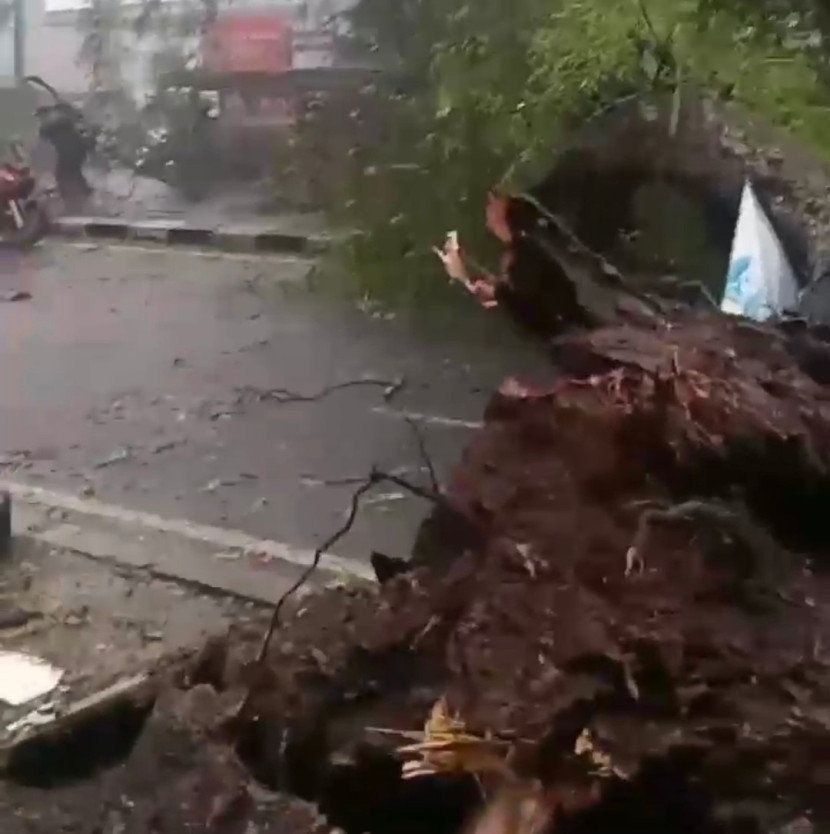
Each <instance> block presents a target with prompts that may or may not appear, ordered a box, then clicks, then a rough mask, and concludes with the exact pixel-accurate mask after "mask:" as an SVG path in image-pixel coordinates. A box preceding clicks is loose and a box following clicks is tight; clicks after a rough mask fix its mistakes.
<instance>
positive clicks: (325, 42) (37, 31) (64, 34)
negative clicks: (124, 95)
mask: <svg viewBox="0 0 830 834" xmlns="http://www.w3.org/2000/svg"><path fill="white" fill-rule="evenodd" d="M24 2H25V3H26V18H27V19H26V24H27V33H26V71H27V73H28V74H31V75H40V76H42V77H43V78H44V79H46V80H47V81H49V82H50V83H52V84H54V85H55V86H56V87H57V88H58V89H59V90H61V91H62V92H64V93H76V94H81V93H85V92H87V91H89V89H90V88H91V86H92V79H91V77H90V68H89V66H85V65H84V64H83V63H81V62H80V61H79V57H80V54H81V48H82V46H83V42H84V33H83V32H82V30H81V20H82V13H83V12H82V10H83V9H84V8H87V7H88V6H89V0H24ZM163 2H168V3H170V4H171V5H173V4H176V5H179V4H180V0H163ZM353 2H354V0H304V1H303V0H220V14H221V9H222V8H227V9H232V10H233V13H234V14H235V15H238V14H243V13H245V12H249V11H250V12H252V13H253V12H256V13H262V14H277V13H278V14H281V15H285V17H286V18H287V19H288V20H290V21H291V24H292V26H293V28H294V32H295V37H294V66H297V67H302V68H307V67H317V66H325V65H328V64H330V63H331V61H332V57H331V55H332V49H331V45H332V42H333V26H332V25H330V24H329V21H331V19H332V16H333V15H336V14H337V13H339V12H342V11H344V10H346V9H348V8H349V7H350V6H351V5H352V4H353ZM113 4H114V6H113V7H115V4H117V0H113ZM140 8H141V4H140V3H138V2H134V0H122V2H121V3H120V5H118V14H119V15H123V18H124V21H125V24H124V26H123V29H122V31H120V32H119V33H118V35H117V37H118V43H117V46H116V51H117V54H118V57H119V62H118V75H119V78H118V85H119V86H122V87H123V88H125V89H126V90H127V91H128V92H130V93H131V94H132V95H133V96H134V97H136V98H142V97H143V96H144V95H146V94H147V93H149V92H151V91H152V89H153V88H154V76H155V72H156V69H157V67H156V66H155V63H156V60H157V57H158V54H159V53H160V52H161V51H162V49H161V47H162V42H161V40H160V39H158V38H156V37H154V36H152V35H148V36H145V37H143V38H140V39H139V38H137V37H136V36H135V33H134V32H133V30H132V26H131V25H130V21H131V20H132V19H134V17H135V15H136V14H137V13H138V11H139V10H140ZM9 37H10V32H6V31H5V30H0V76H2V75H3V74H5V73H7V72H8V73H9V74H11V67H9V68H7V67H5V66H4V58H5V56H9V57H10V56H11V53H12V50H11V48H9V49H6V48H5V46H4V45H5V43H6V41H5V40H4V38H5V39H8V38H9ZM171 46H173V44H171V42H170V39H169V38H168V39H166V41H165V42H164V47H165V51H167V52H168V53H169V52H170V51H171V49H170V48H171ZM194 46H195V45H194V44H193V43H191V44H189V45H188V44H186V43H185V42H184V40H182V44H181V49H180V54H183V53H184V52H185V51H186V49H193V48H194ZM173 51H174V52H175V51H176V50H175V48H174V49H173ZM5 63H8V59H6V60H5ZM99 81H100V79H99ZM113 83H114V82H113ZM99 86H100V85H99ZM104 86H106V84H105V85H104Z"/></svg>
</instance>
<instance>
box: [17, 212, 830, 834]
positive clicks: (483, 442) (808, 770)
mask: <svg viewBox="0 0 830 834" xmlns="http://www.w3.org/2000/svg"><path fill="white" fill-rule="evenodd" d="M496 208H498V209H499V210H498V211H495V212H493V213H491V224H492V225H493V226H494V228H495V230H496V231H497V233H498V234H499V236H500V237H502V239H503V240H504V241H505V243H506V246H507V249H508V257H507V258H506V259H505V262H504V266H505V275H504V276H502V277H500V278H499V279H496V280H495V281H494V287H495V290H496V292H495V295H496V296H497V298H498V300H499V301H500V303H501V304H502V306H505V307H506V308H507V309H508V310H510V311H513V312H514V313H515V314H516V315H517V316H519V317H520V318H521V317H522V316H523V315H524V314H525V313H527V312H528V311H532V313H533V316H532V321H531V322H530V323H531V324H532V326H533V330H534V332H535V333H537V334H538V335H540V336H541V337H542V338H545V339H546V340H548V342H549V348H550V350H551V353H552V355H553V356H555V358H556V362H557V364H558V366H559V369H558V372H557V373H554V371H553V370H552V372H551V381H550V384H549V385H548V386H547V387H544V388H540V389H534V390H530V389H528V388H526V387H525V386H523V385H522V384H521V383H519V382H516V381H507V382H506V383H505V384H504V386H503V387H502V390H501V391H500V392H499V393H498V394H497V395H496V396H495V397H494V399H493V401H492V403H491V404H490V407H489V409H488V412H487V414H486V426H485V429H484V430H483V431H482V432H481V433H480V435H479V436H478V438H477V439H476V440H475V441H474V443H473V444H472V446H471V447H470V448H469V449H467V450H466V452H465V453H464V456H463V459H462V460H461V462H460V464H459V466H458V468H457V470H456V472H455V474H454V477H453V479H452V482H451V483H450V484H449V485H447V489H446V493H445V495H444V496H443V497H442V498H440V499H438V504H439V509H438V511H437V512H436V515H435V516H434V518H433V521H432V525H431V526H432V532H433V540H434V541H437V542H439V543H443V545H444V546H443V547H432V548H430V549H429V551H428V552H425V553H424V554H422V555H421V557H420V559H419V560H418V564H417V565H416V566H415V567H413V568H412V569H410V570H408V571H405V572H402V573H399V574H398V575H396V576H393V577H391V578H389V579H388V580H387V581H386V582H385V583H384V584H383V585H382V586H381V587H380V588H378V589H352V590H349V589H342V590H339V591H334V592H331V593H329V594H327V595H325V596H322V597H318V598H315V599H312V600H311V601H305V602H303V603H302V604H301V607H300V608H298V609H295V610H294V611H293V612H292V614H291V616H290V617H289V618H288V620H287V622H286V625H285V626H284V627H283V628H282V629H281V630H280V632H279V633H278V635H277V639H276V640H275V641H274V643H273V646H272V648H271V650H270V652H269V654H268V656H267V657H266V659H265V662H258V661H257V657H256V655H257V651H258V649H259V645H260V642H259V639H260V635H259V634H258V633H255V634H252V633H251V632H246V633H241V634H237V635H235V636H234V637H233V638H232V639H230V640H229V641H226V642H222V643H216V644H212V645H211V646H210V647H208V649H206V651H205V652H204V653H203V654H202V655H201V657H200V658H199V659H198V661H197V662H196V663H195V664H194V665H193V666H192V667H191V668H190V669H189V670H188V672H187V673H186V674H185V675H184V676H182V677H180V679H179V680H178V681H177V687H178V689H179V693H178V694H176V693H175V692H174V693H173V694H168V696H166V697H167V698H168V699H172V701H168V702H161V703H160V705H159V706H157V711H156V714H155V718H154V719H152V720H151V722H150V724H149V725H148V727H155V728H158V727H159V726H162V727H167V728H168V731H169V732H171V733H172V732H173V731H172V730H171V729H170V728H171V727H173V728H175V727H178V728H180V729H179V730H177V731H176V732H177V733H178V735H177V736H176V737H181V738H184V739H185V750H186V751H187V752H186V755H182V756H178V754H177V753H176V750H177V747H176V745H175V744H173V743H172V741H165V740H164V738H165V736H164V734H162V735H161V736H160V737H159V738H160V741H159V743H158V744H156V745H154V746H153V745H151V746H150V748H148V747H147V745H148V744H150V742H149V741H148V738H151V737H152V735H148V730H147V729H145V733H144V734H143V735H142V736H141V738H140V739H139V742H138V745H137V746H136V747H135V749H134V750H133V753H132V755H131V756H130V757H129V758H128V759H127V760H126V762H125V763H124V764H122V765H121V766H120V768H118V769H117V770H116V771H115V774H116V775H113V772H112V771H111V772H110V773H109V774H108V775H107V776H105V777H98V781H97V782H96V786H97V787H96V788H95V790H96V791H97V793H96V796H97V798H98V800H97V801H98V802H99V803H100V804H101V805H102V806H103V807H107V808H109V807H111V806H112V804H113V803H117V808H118V814H119V816H118V819H119V820H120V823H119V824H121V825H122V827H121V828H120V829H118V830H120V831H126V832H132V831H135V832H136V833H137V832H139V831H141V832H145V831H154V832H156V831H158V832H161V831H164V832H179V831H186V830H203V831H209V832H216V833H217V834H226V832H227V834H236V832H237V831H238V832H240V834H241V832H246V834H247V832H249V831H257V832H268V831H272V830H277V829H276V828H274V826H275V825H277V822H275V821H276V820H282V822H281V823H279V824H280V825H281V826H282V827H281V828H280V830H287V828H292V829H296V830H297V831H305V830H309V831H311V830H317V828H321V829H323V830H325V829H327V828H330V827H334V826H336V827H339V828H342V829H345V831H346V832H348V834H364V832H369V833H370V834H420V833H421V832H424V834H426V832H429V833H430V834H436V832H438V834H454V832H458V831H460V830H462V827H463V825H464V824H465V821H466V820H468V819H469V818H470V817H471V815H473V814H474V813H475V812H476V810H477V809H478V808H480V807H481V805H482V803H483V798H482V795H483V794H484V795H487V796H490V795H492V794H493V793H496V794H498V792H499V788H500V787H503V786H504V785H506V784H510V785H513V786H514V790H516V791H517V792H518V793H521V791H533V792H534V797H535V806H534V807H536V808H537V809H539V808H541V809H542V813H541V814H540V815H537V816H534V818H533V820H532V821H531V822H530V823H528V822H527V820H525V823H524V824H520V823H519V822H518V819H519V817H520V816H521V814H517V815H516V819H515V820H514V822H515V823H516V824H515V825H514V826H513V827H510V828H509V829H508V830H510V832H511V834H513V832H516V834H518V832H522V834H527V833H528V832H534V834H536V832H539V833H540V834H541V832H543V831H545V832H553V831H554V830H555V831H556V832H557V834H558V833H559V832H602V833H603V834H604V832H609V833H610V832H617V831H620V832H622V831H633V830H636V831H638V832H641V834H651V832H654V834H658V832H659V834H665V832H666V831H683V832H689V833H690V834H692V833H693V832H694V834H697V832H707V833H708V832H736V834H737V832H773V831H794V830H812V828H813V827H815V829H816V830H821V829H822V827H823V826H826V825H827V824H828V822H830V801H828V794H827V783H828V780H830V654H828V646H830V621H828V618H830V613H828V612H830V607H828V603H830V581H829V580H828V576H827V569H828V566H827V563H826V559H827V557H826V553H827V542H828V538H829V536H828V526H827V507H828V506H830V394H829V393H828V389H826V388H825V387H823V383H824V382H825V381H826V380H827V378H828V377H827V369H828V368H830V353H828V348H827V346H826V344H825V343H824V342H823V341H822V340H821V338H820V337H821V334H820V333H817V332H815V331H810V330H808V329H806V327H805V326H804V325H803V324H794V325H791V326H790V327H789V328H778V329H776V328H773V327H761V326H757V325H752V324H749V323H746V322H740V321H736V320H733V319H729V318H727V317H724V316H720V315H719V314H714V313H706V314H702V313H690V312H688V311H684V310H682V309H680V308H671V307H669V306H668V305H666V304H664V303H660V302H655V301H653V300H651V299H648V298H645V297H643V296H640V295H637V294H635V293H631V292H628V291H627V290H626V288H625V283H624V281H623V279H622V278H621V276H619V275H617V274H616V273H615V272H614V271H613V270H612V269H610V267H608V265H607V264H605V263H604V262H602V260H601V259H598V258H596V257H594V256H593V255H591V253H590V252H587V251H585V250H584V249H583V248H581V247H580V246H579V244H578V242H577V241H574V240H573V239H572V238H571V237H569V235H568V234H567V230H564V229H563V228H561V227H559V226H557V224H556V222H555V219H554V218H549V217H546V216H545V215H544V214H542V215H538V214H537V215H535V216H534V215H532V213H531V215H528V213H527V211H526V208H527V207H526V206H525V207H524V208H522V207H519V206H516V205H512V204H509V205H507V206H506V209H507V210H506V211H502V209H504V208H505V206H501V207H500V208H499V207H496ZM520 208H522V210H519V209H520ZM545 281H547V282H548V290H549V291H550V293H551V294H553V295H555V296H556V297H557V298H559V299H561V303H560V304H559V305H557V306H556V307H555V308H547V307H545V306H544V305H542V306H539V307H535V308H534V306H533V305H532V303H530V302H532V299H533V297H534V293H535V292H537V291H538V287H539V286H542V285H544V282H545ZM540 282H541V283H540ZM575 319H576V320H579V321H580V322H581V323H583V324H586V325H592V326H593V329H582V330H579V331H577V332H570V333H565V335H562V328H563V326H564V325H567V324H568V323H570V322H572V321H573V320H575ZM181 690H186V692H185V693H184V694H182V692H181ZM442 698H443V699H445V701H446V705H447V711H448V712H449V714H450V715H455V716H456V718H458V719H459V720H463V723H464V730H463V732H466V733H467V734H468V735H471V736H474V737H475V738H474V739H473V740H470V739H468V740H467V742H465V743H466V744H468V747H467V748H465V749H466V754H465V756H464V757H461V759H460V764H462V765H463V767H462V768H460V771H461V772H459V773H456V774H454V775H447V774H444V773H432V774H428V775H424V776H422V777H420V778H415V779H406V780H405V779H402V778H401V764H402V754H401V753H400V751H399V748H400V747H401V746H402V745H405V744H406V743H407V741H410V742H411V741H412V739H413V738H416V736H407V735H402V736H399V735H396V734H395V733H394V732H392V731H400V732H402V733H410V734H411V733H415V732H416V731H418V730H420V729H421V728H422V727H423V725H424V722H425V720H426V719H427V717H428V716H429V715H430V712H431V710H433V708H434V705H435V704H436V703H437V702H440V700H441V699H442ZM165 703H168V704H169V703H172V704H173V706H172V707H169V706H168V707H167V708H165V707H164V704H165ZM182 703H184V706H183V707H182V706H176V704H179V705H181V704H182ZM165 709H166V711H165ZM171 710H172V712H171ZM154 722H156V723H154ZM157 722H161V724H160V725H159V724H158V723H157ZM181 727H184V730H181ZM453 732H454V733H455V734H456V735H458V734H459V733H462V730H461V729H460V728H458V727H455V729H454V730H453ZM171 738H172V736H171ZM148 749H149V752H148ZM471 750H472V751H474V754H475V755H473V754H471V752H470V751H471ZM417 752H419V751H412V750H410V751H409V753H408V754H407V755H409V756H412V755H414V753H417ZM421 752H423V751H421ZM142 756H143V757H144V758H142ZM403 758H406V756H405V755H404V756H403ZM427 758H428V760H429V761H431V763H432V764H433V765H435V760H434V759H429V755H428V756H427ZM434 769H436V770H438V771H440V770H441V769H442V767H441V766H440V763H439V765H436V766H435V767H434ZM473 772H475V773H476V774H477V776H478V779H476V778H474V777H473V776H472V775H471V773H473ZM118 774H120V775H118ZM131 774H132V775H131ZM160 777H161V778H162V779H163V781H164V785H165V788H164V790H163V791H161V792H158V789H159V778H160ZM18 781H21V780H20V779H18ZM29 781H30V782H31V780H29ZM519 786H520V787H519ZM85 789H87V790H92V789H91V788H89V786H88V785H87V786H86V787H85ZM61 790H64V791H68V790H69V789H66V788H64V789H61ZM72 790H75V791H77V790H79V789H78V788H75V789H72ZM271 791H274V792H279V794H278V795H279V796H282V799H279V798H278V797H276V798H275V795H274V794H272V793H270V792H271ZM79 795H80V794H77V793H74V794H73V793H71V791H70V792H69V793H64V794H62V795H57V794H54V793H53V794H52V795H51V796H52V800H51V804H50V808H51V809H56V808H60V807H62V806H61V804H60V803H61V796H63V797H64V798H65V800H66V802H68V803H70V805H71V804H72V802H73V801H76V802H77V800H76V799H75V800H73V799H72V797H77V796H79ZM522 795H526V793H525V794H522ZM286 796H292V797H294V799H292V800H290V802H288V806H285V804H284V803H285V802H286V801H287V800H286V799H285V797H286ZM297 798H300V799H302V800H303V801H307V802H311V803H315V804H316V808H317V810H316V811H315V812H312V811H311V810H310V808H309V806H307V805H299V804H297V803H298V802H299V800H298V799H297ZM44 801H45V800H44V794H43V789H35V788H33V787H28V788H20V787H18V788H15V790H14V791H12V793H11V800H10V803H9V806H10V807H11V808H12V809H13V811H14V813H15V814H16V815H17V816H16V818H17V819H20V818H21V815H22V814H26V813H30V812H31V809H32V806H33V804H35V803H40V804H41V805H42V804H43V803H44ZM269 803H272V804H271V805H269ZM280 803H283V805H280ZM285 807H290V808H291V809H294V810H292V811H291V813H295V812H296V813H298V814H306V815H307V816H305V817H302V818H300V817H293V818H292V821H290V822H286V821H285V819H284V818H283V817H282V816H280V815H281V814H282V811H279V808H285ZM269 808H271V809H272V810H271V811H269ZM298 808H300V809H301V810H300V811H297V810H296V809H298ZM318 812H319V814H322V815H323V816H324V817H325V819H324V820H321V818H320V817H319V816H317V815H316V814H317V813H318ZM85 824H86V823H84V824H81V823H78V824H76V826H75V828H74V829H73V828H71V827H70V828H69V829H68V830H74V831H77V832H89V834H91V832H92V831H95V830H101V828H100V819H98V817H96V823H95V824H98V825H99V827H98V828H95V827H94V825H93V823H89V824H88V825H86V827H84V825H85ZM141 825H144V826H145V827H143V828H142V827H141ZM187 826H190V828H188V827H187ZM793 826H795V827H793ZM4 830H9V831H12V832H14V834H16V831H17V829H14V828H8V829H4ZM19 830H21V831H22V830H31V831H38V832H39V831H41V830H42V831H46V830H47V829H46V828H43V827H41V828H38V827H37V826H35V827H32V828H30V829H25V828H20V829H19ZM48 830H54V829H48Z"/></svg>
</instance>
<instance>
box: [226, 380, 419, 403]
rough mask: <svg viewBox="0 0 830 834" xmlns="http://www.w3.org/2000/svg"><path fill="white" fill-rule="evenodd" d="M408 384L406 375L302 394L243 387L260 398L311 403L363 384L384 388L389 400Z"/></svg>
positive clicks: (277, 389) (346, 384) (347, 383)
mask: <svg viewBox="0 0 830 834" xmlns="http://www.w3.org/2000/svg"><path fill="white" fill-rule="evenodd" d="M405 385H406V378H405V377H398V378H397V379H392V380H389V379H371V378H365V379H351V380H348V381H346V382H337V383H335V384H334V385H327V386H326V387H325V388H322V389H321V390H320V391H318V392H317V393H316V394H301V393H298V392H296V391H291V390H289V389H288V388H270V389H268V390H262V389H257V388H251V387H246V388H244V389H242V392H243V393H251V394H253V395H254V396H255V397H256V398H257V399H259V400H263V401H265V400H267V401H273V402H277V403H281V404H282V403H311V402H317V401H318V400H322V399H324V398H325V397H328V396H329V394H333V393H334V392H335V391H343V390H344V389H346V388H359V387H362V386H375V387H379V388H383V398H384V400H386V402H389V401H390V400H391V399H392V397H394V396H395V394H397V393H398V392H399V391H400V390H401V388H403V387H404V386H405Z"/></svg>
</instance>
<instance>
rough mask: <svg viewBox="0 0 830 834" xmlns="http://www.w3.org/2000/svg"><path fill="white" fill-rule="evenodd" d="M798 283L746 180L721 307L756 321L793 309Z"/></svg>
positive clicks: (724, 310) (733, 313) (727, 311)
mask: <svg viewBox="0 0 830 834" xmlns="http://www.w3.org/2000/svg"><path fill="white" fill-rule="evenodd" d="M797 301H798V284H797V282H796V280H795V275H794V274H793V271H792V267H791V266H790V264H789V262H788V261H787V256H786V255H785V254H784V249H783V248H782V246H781V242H780V241H779V240H778V237H777V236H776V234H775V230H774V229H773V228H772V225H771V224H770V222H769V218H768V217H767V216H766V214H765V213H764V210H763V208H762V207H761V204H760V203H759V202H758V198H757V197H756V196H755V191H754V189H753V188H752V185H751V184H750V182H749V181H748V180H747V182H746V183H745V184H744V190H743V195H742V196H741V207H740V210H739V211H738V224H737V226H736V228H735V238H734V240H733V242H732V255H731V257H730V259H729V274H728V276H727V279H726V289H725V291H724V296H723V302H722V303H721V310H723V312H724V313H731V314H732V315H736V316H746V317H747V318H751V319H755V320H756V321H766V320H767V319H768V318H769V317H770V316H773V315H776V314H780V313H782V312H784V311H785V310H790V309H793V308H794V307H795V305H796V303H797Z"/></svg>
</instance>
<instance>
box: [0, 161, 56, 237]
mask: <svg viewBox="0 0 830 834" xmlns="http://www.w3.org/2000/svg"><path fill="white" fill-rule="evenodd" d="M12 156H13V157H14V158H15V159H14V161H13V162H6V163H2V164H0V243H5V244H8V245H11V246H14V247H17V248H19V249H31V247H33V246H34V245H35V244H36V243H37V242H38V241H39V240H41V238H43V237H44V235H45V234H46V232H47V230H48V227H49V219H48V216H47V213H46V209H45V208H44V207H43V205H41V203H40V202H39V201H38V199H37V198H36V196H35V185H36V181H35V176H34V174H33V173H32V171H31V169H30V168H29V166H28V165H27V164H25V162H24V161H23V159H22V155H21V154H20V153H19V150H18V149H16V148H12Z"/></svg>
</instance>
